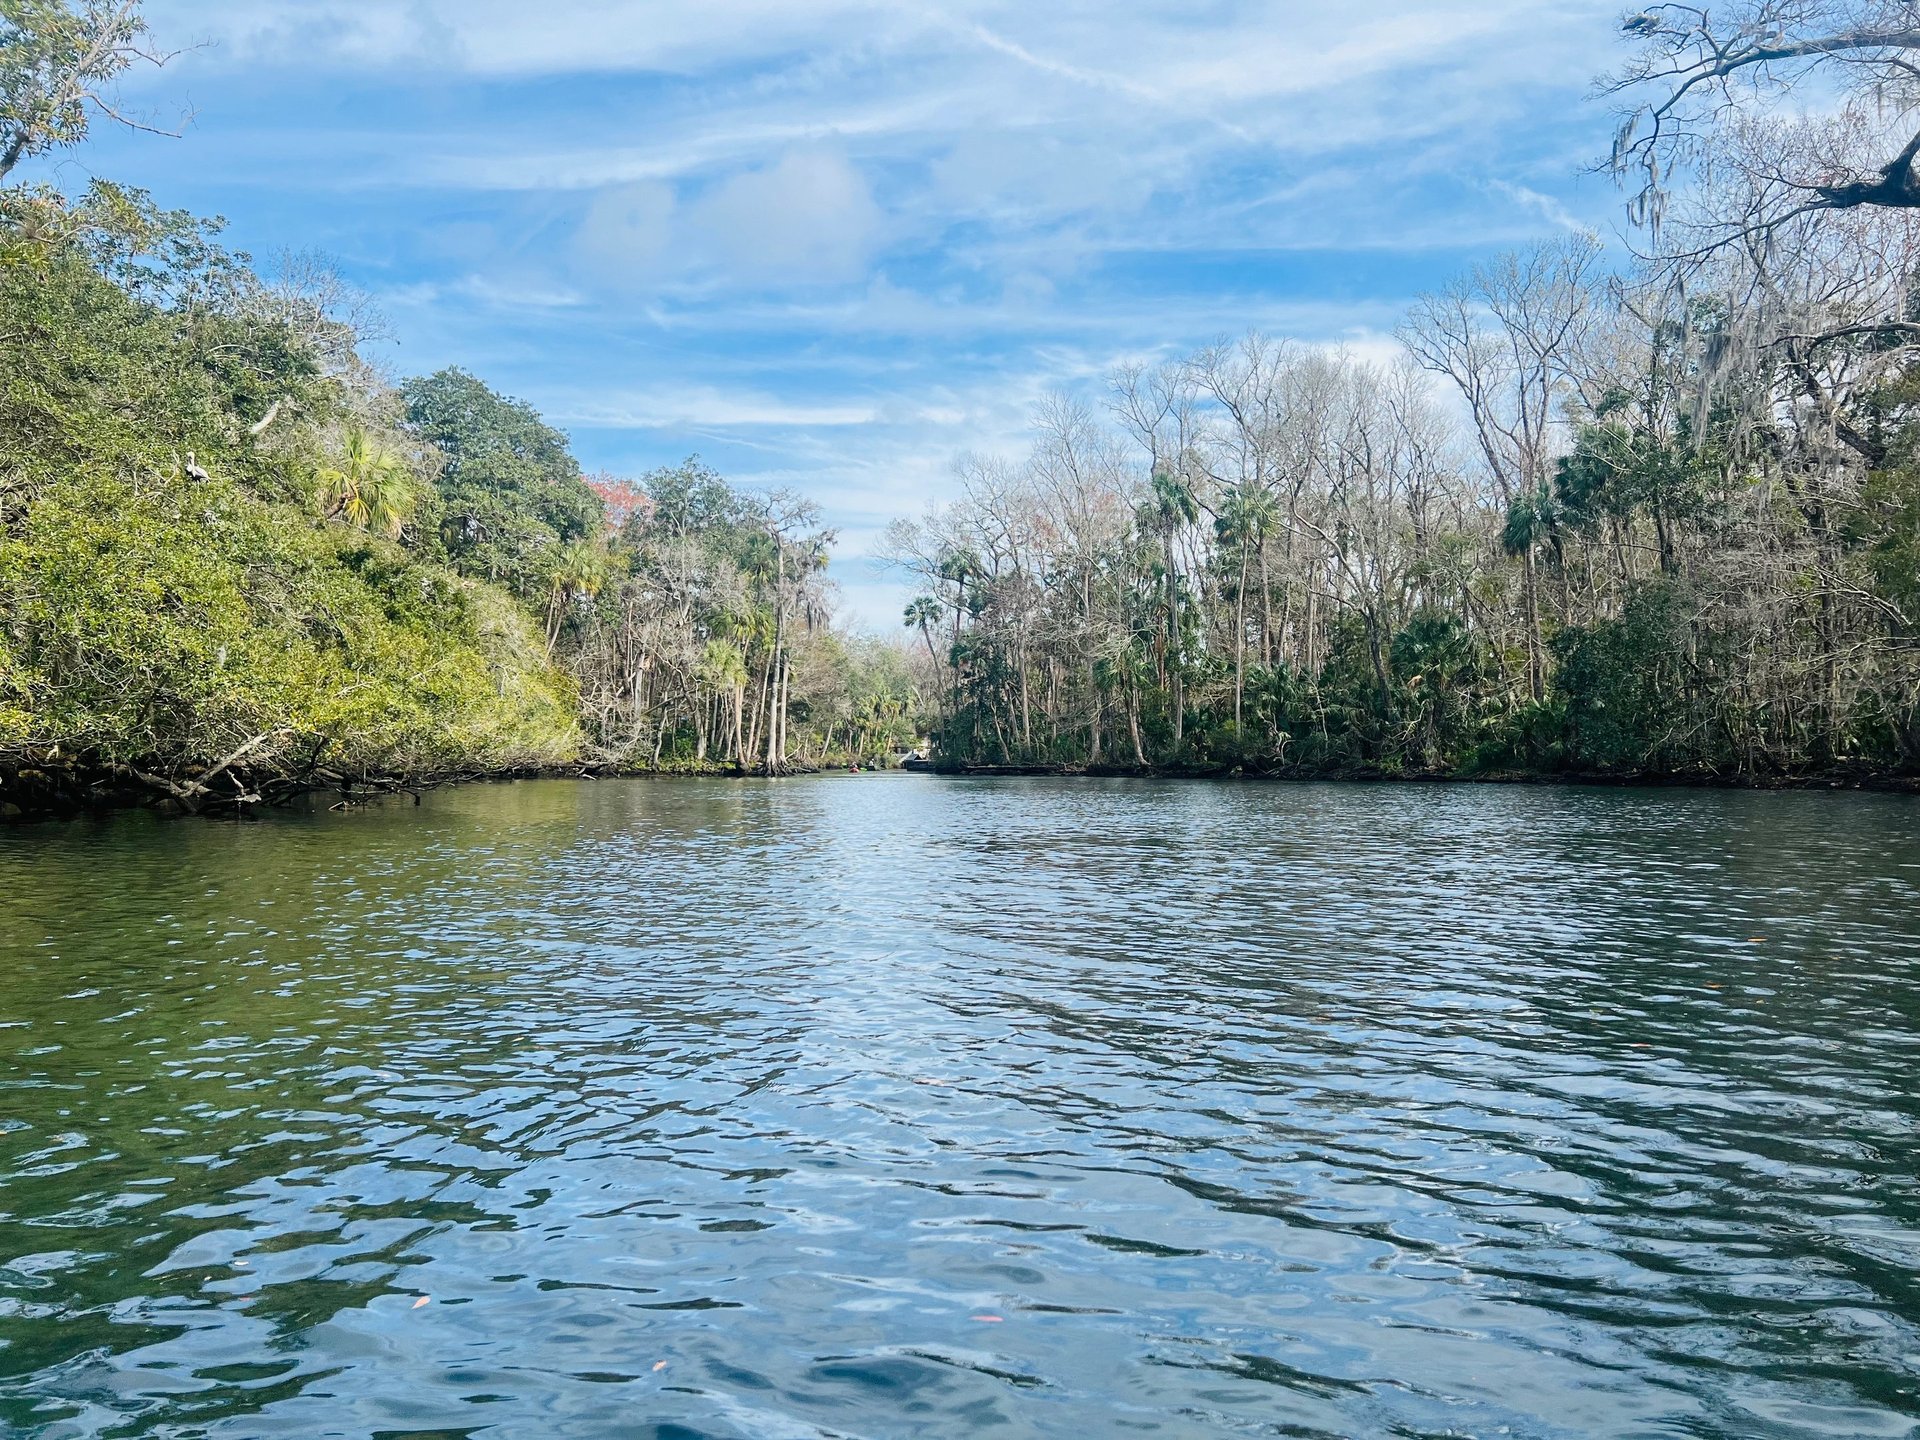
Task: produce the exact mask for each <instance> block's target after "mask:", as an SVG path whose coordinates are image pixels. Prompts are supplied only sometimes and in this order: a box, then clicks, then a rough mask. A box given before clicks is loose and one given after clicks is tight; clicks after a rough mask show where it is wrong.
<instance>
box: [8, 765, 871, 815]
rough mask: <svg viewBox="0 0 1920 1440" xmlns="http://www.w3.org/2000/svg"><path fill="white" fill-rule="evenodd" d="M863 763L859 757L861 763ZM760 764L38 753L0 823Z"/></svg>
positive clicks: (366, 798) (791, 772) (255, 806)
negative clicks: (171, 769)
mask: <svg viewBox="0 0 1920 1440" xmlns="http://www.w3.org/2000/svg"><path fill="white" fill-rule="evenodd" d="M846 768H849V767H848V766H847V765H846V764H841V765H826V766H815V765H795V764H788V765H783V766H781V767H779V769H778V770H777V771H776V772H775V773H774V775H773V776H772V778H774V779H789V778H795V777H799V776H805V775H818V774H821V773H823V770H841V769H846ZM867 768H870V767H865V766H863V767H862V769H863V770H864V769H867ZM767 778H769V777H768V774H767V771H766V768H765V767H764V766H742V765H739V764H735V763H733V762H731V761H728V762H720V761H711V760H709V761H699V762H695V761H685V762H669V763H665V764H661V765H646V766H630V765H593V764H570V765H554V766H519V767H509V768H505V769H497V770H475V769H465V770H449V771H443V772H436V773H432V774H415V775H398V774H344V773H341V772H338V771H331V770H326V769H319V770H315V771H312V772H310V773H307V774H305V775H300V776H295V775H289V774H287V773H285V772H278V771H260V770H257V769H250V768H249V767H247V766H245V765H244V764H242V763H239V762H235V763H231V764H225V765H219V766H213V767H208V768H205V769H202V770H199V771H195V772H189V773H188V774H186V775H185V776H182V777H179V778H167V777H163V776H159V775H155V774H152V773H149V772H147V771H144V770H141V769H140V768H139V767H136V766H101V765H87V764H74V763H70V762H63V761H60V760H57V759H55V760H47V761H43V762H41V763H39V764H33V765H13V766H7V765H0V824H3V823H7V822H27V821H39V820H71V819H76V818H78V817H80V816H85V815H107V814H112V813H113V812H115V811H121V810H150V811H153V812H154V813H156V814H161V815H172V816H180V817H185V816H190V815H209V816H223V817H229V818H230V817H235V816H247V815H254V814H259V813H261V812H262V811H266V810H277V809H285V808H288V807H290V806H294V805H298V804H320V803H323V802H324V803H325V804H326V805H327V806H328V808H332V809H351V808H354V807H356V806H359V805H365V804H370V803H372V802H374V801H376V800H385V799H391V798H393V797H396V796H398V797H402V798H407V799H411V800H412V801H413V802H414V803H415V804H418V803H419V801H420V797H421V796H422V795H424V794H426V793H427V792H428V791H431V790H444V789H448V788H450V787H452V786H456V785H484V784H503V783H506V782H508V781H514V780H619V779H692V780H754V779H760V780H764V779H767Z"/></svg>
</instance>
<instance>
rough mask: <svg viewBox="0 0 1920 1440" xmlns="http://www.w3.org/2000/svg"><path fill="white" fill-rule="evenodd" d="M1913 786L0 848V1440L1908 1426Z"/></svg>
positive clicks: (831, 783) (432, 814)
mask: <svg viewBox="0 0 1920 1440" xmlns="http://www.w3.org/2000/svg"><path fill="white" fill-rule="evenodd" d="M1916 1020H1920V803H1916V802H1915V801H1913V800H1911V799H1904V798H1899V797H1883V798H1877V797H1865V796H1857V795H1816V794H1801V795H1744V794H1719V793H1709V794H1691V793H1682V792H1648V791H1604V790H1592V791H1581V790H1541V789H1470V788H1421V787H1337V786H1326V787H1319V786H1257V785H1251V786H1231V785H1208V784H1186V785H1181V784H1141V783H1127V782H1113V783H1102V782H1075V781H1047V780H1010V781H973V782H963V781H945V780H940V779H935V778H932V777H919V776H863V777H851V776H849V777H838V778H828V779H820V780H812V781H801V782H787V783H779V784H771V785H770V784H765V783H743V784H731V783H724V782H691V783H671V782H652V783H648V782H633V783H626V782H602V783H596V784H564V783H534V784H521V785H513V786H483V787H474V788H470V789H464V790H459V791H453V792H448V793H443V794H437V795H432V796H430V797H428V799H427V802H426V804H425V805H424V806H423V807H421V808H418V809H415V808H413V807H411V806H407V805H394V806H390V807H386V808H381V809H375V810H370V811H365V812H360V813H354V814H345V815H335V814H327V813H319V814H315V815H311V816H304V817H279V818H276V819H273V820H270V821H266V822H263V823H256V824H232V823H214V822H172V823H167V822H160V821H155V820H152V819H150V818H147V817H141V816H129V817H122V818H119V819H115V820H111V821H106V822H84V823H75V824H71V825H58V826H31V827H20V828H14V829H11V830H0V1434H6V1435H10V1436H11V1435H20V1436H33V1437H47V1440H53V1437H63V1440H64V1437H79V1436H116V1437H120V1436H124V1437H134V1436H168V1437H202V1436H206V1437H248V1440H253V1437H281V1436H286V1437H296V1436H297V1437H303V1440H304V1437H314V1436H342V1437H348V1436H351V1437H363V1436H370V1435H378V1436H389V1437H399V1436H443V1437H452V1436H459V1437H468V1436H472V1437H480V1436H489V1437H520V1436H527V1437H575V1436H623V1437H625V1436H639V1437H659V1440H668V1437H673V1440H693V1437H754V1440H765V1437H796V1440H798V1437H807V1440H814V1437H826V1436H843V1437H901V1436H928V1437H943V1440H944V1437H953V1436H971V1435H982V1436H996V1437H1022V1436H1061V1437H1072V1440H1092V1437H1104V1436H1127V1435H1139V1436H1161V1437H1186V1436H1195V1437H1200V1436H1294V1437H1318V1436H1369V1437H1370V1436H1405V1437H1440V1436H1472V1437H1481V1436H1512V1437H1539V1440H1548V1437H1554V1440H1558V1437H1592V1436H1607V1437H1642V1436H1644V1437H1655V1436H1660V1437H1695V1440H1701V1437H1728V1440H1731V1437H1741V1440H1752V1437H1848V1440H1856V1437H1892V1436H1913V1435H1916V1434H1920V1180H1917V1179H1916V1167H1917V1166H1920V1035H1917V1034H1916V1026H1915V1022H1916Z"/></svg>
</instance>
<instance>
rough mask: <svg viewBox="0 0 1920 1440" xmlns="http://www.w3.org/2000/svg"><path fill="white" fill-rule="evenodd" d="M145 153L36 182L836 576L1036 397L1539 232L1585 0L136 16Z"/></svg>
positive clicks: (1374, 296) (783, 0)
mask: <svg viewBox="0 0 1920 1440" xmlns="http://www.w3.org/2000/svg"><path fill="white" fill-rule="evenodd" d="M148 8H149V12H150V14H151V16H152V18H153V21H154V24H155V28H156V31H157V32H158V34H159V36H160V38H161V40H162V41H163V42H164V43H167V44H169V45H172V46H187V45H193V46H196V47H197V48H195V49H192V50H190V51H188V52H187V53H185V54H183V55H182V56H180V57H179V58H178V59H177V60H175V62H174V63H173V64H172V65H171V66H170V67H169V68H168V69H167V70H166V71H164V72H162V73H161V74H159V75H156V76H150V77H141V78H138V79H136V80H134V81H133V82H132V83H131V84H130V86H129V89H128V98H129V99H130V100H132V101H134V102H136V103H137V104H138V105H139V107H140V108H142V109H143V111H144V112H146V113H149V114H153V115H155V116H158V117H161V118H165V117H166V116H168V115H169V114H171V113H174V112H177V110H178V108H179V107H180V106H182V105H189V106H191V107H192V110H193V120H192V123H191V125H190V127H189V129H188V130H187V133H186V135H185V137H184V138H183V139H180V140H165V139H158V138H153V137H148V136H140V135H131V134H109V133H108V132H107V131H106V130H105V129H101V130H99V131H97V132H96V134H97V139H96V141H95V143H93V144H92V145H90V146H89V147H88V148H87V149H86V150H85V151H83V152H81V153H79V154H78V155H77V156H73V157H69V158H68V159H66V160H65V161H64V162H63V163H62V165H61V171H62V174H63V175H65V176H66V177H67V178H69V179H74V180H78V179H83V178H84V177H85V175H86V174H88V173H90V172H95V171H97V172H98V173H100V174H104V175H108V176H111V177H113V178H115V179H120V180H125V181H128V182H131V183H136V184H141V185H144V186H146V187H147V188H149V189H151V190H153V191H154V192H155V193H156V195H157V197H158V198H159V199H160V200H162V201H163V202H164V203H167V204H169V205H181V206H187V207H190V208H192V209H195V210H198V211H201V212H203V213H217V214H222V215H225V216H226V217H228V219H229V220H230V222H231V231H230V235H231V238H232V240H233V243H235V244H236V245H238V246H239V247H240V248H243V249H247V250H250V251H252V252H253V253H254V254H256V255H258V256H263V257H264V256H269V255H272V254H273V253H275V252H277V251H280V250H283V249H287V248H292V249H314V250H319V251H323V252H326V253H327V254H329V255H330V256H332V257H333V258H334V259H335V261H336V263H337V264H338V265H339V267H340V269H341V270H342V271H343V272H344V273H345V274H346V275H347V276H348V277H349V278H351V279H352V280H354V281H355V282H357V283H358V284H359V285H361V286H362V287H364V288H365V289H367V290H368V291H370V292H372V294H373V295H374V296H375V297H376V298H377V300H378V302H379V304H380V307H381V309H382V310H383V311H384V313H385V315H386V317H387V320H388V322H389V326H390V328H391V330H392V332H393V341H392V343H391V344H390V345H388V346H386V347H384V356H383V358H384V360H385V362H386V363H387V364H388V365H389V366H390V367H391V368H392V369H393V370H394V371H395V372H396V373H397V374H414V373H421V372H426V371H430V370H434V369H437V368H439V367H441V366H443V365H449V364H456V363H457V364H461V365H464V366H466V367H467V368H469V369H471V370H473V371H475V372H476V373H478V374H479V375H481V376H482V377H483V378H485V379H487V380H488V381H489V382H491V383H493V384H494V385H495V386H496V387H497V388H500V389H502V390H504V391H506V392H508V393H510V394H514V395H518V396H521V397H523V398H525V399H528V400H530V401H532V402H533V403H534V404H535V405H537V406H538V407H539V408H540V409H541V410H542V411H543V412H545V413H546V414H547V416H548V417H549V418H550V419H551V420H553V422H554V423H555V424H557V425H559V426H560V427H561V428H562V429H565V430H566V431H567V432H568V433H569V434H571V436H572V437H573V440H574V445H575V448H576V450H577V451H578V452H579V454H580V456H581V459H582V461H583V462H584V463H585V464H586V465H587V467H588V468H589V469H600V468H606V469H610V470H613V471H616V472H621V473H627V474H637V473H640V472H642V471H645V470H647V469H650V468H652V467H655V466H658V465H665V464H672V463H675V462H677V461H678V460H680V459H682V458H684V457H685V456H687V455H688V454H690V453H695V452H697V453H699V454H700V455H701V456H702V457H703V458H705V459H706V460H707V461H708V462H709V463H711V464H713V465H715V466H716V467H718V468H720V469H721V470H723V471H725V472H726V473H728V474H729V475H731V476H732V477H734V478H735V479H737V480H739V481H742V482H745V483H747V484H750V485H777V484H783V485H790V486H793V487H795V488H797V489H800V490H803V491H805V492H807V493H809V494H811V495H813V496H814V497H815V498H817V499H818V500H819V501H821V503H822V504H823V505H824V506H825V508H826V510H827V513H828V516H829V519H830V521H831V522H832V523H834V524H835V525H837V526H838V527H839V528H840V530H841V533H842V542H841V545H840V547H839V557H838V559H837V560H836V563H835V575H836V577H837V578H838V579H839V581H840V582H841V585H842V587H843V590H844V592H845V595H846V609H847V611H848V613H849V614H850V616H851V617H852V618H853V619H855V620H856V621H861V622H865V623H868V624H869V625H871V626H873V627H875V628H887V629H891V628H894V627H897V625H898V623H899V622H898V613H899V607H900V604H901V603H902V601H903V600H904V598H905V592H904V591H903V590H902V588H901V587H900V586H899V585H898V584H896V583H895V582H894V581H893V580H892V579H891V578H889V577H887V576H886V575H884V574H883V573H881V572H880V571H878V570H877V569H876V568H875V566H874V565H873V564H872V563H871V562H870V561H869V560H868V559H867V556H868V555H869V554H870V553H871V551H872V550H873V548H874V547H875V545H876V543H877V541H878V538H879V534H880V532H881V531H882V530H883V529H884V528H885V526H886V524H887V522H888V521H889V520H891V519H893V518H894V517H896V516H899V515H909V514H918V513H919V512H921V511H922V510H924V509H925V507H926V506H927V504H928V503H929V502H930V501H933V500H937V499H939V498H941V497H942V496H943V495H945V494H946V493H948V492H949V491H950V489H951V488H952V485H953V481H952V470H953V464H954V461H955V459H956V457H957V456H958V455H959V454H961V453H962V452H966V451H974V452H988V453H1006V454H1008V455H1017V454H1018V453H1020V452H1021V451H1023V450H1024V448H1025V444H1026V431H1027V427H1028V424H1029V417H1030V415H1031V412H1032V408H1033V406H1034V404H1035V402H1036V401H1037V400H1038V399H1040V398H1041V397H1042V396H1044V395H1045V394H1046V393H1047V392H1049V391H1050V390H1056V389H1061V390H1068V391H1084V392H1086V393H1088V394H1094V393H1097V391H1098V387H1099V382H1100V377H1101V376H1102V375H1103V374H1104V373H1105V372H1106V371H1107V370H1108V369H1110V368H1111V367H1112V366H1113V365H1114V364H1116V363H1118V362H1122V361H1126V360H1130V359H1142V358H1149V357H1151V356H1153V355H1156V354H1162V353H1177V352H1183V351H1186V350H1189V349H1191V348H1194V347H1196V346H1198V345H1202V344H1206V343H1208V342H1211V341H1213V340H1216V339H1219V338H1221V337H1222V336H1224V335H1231V334H1236V333H1239V332H1242V331H1245V330H1247V329H1249V328H1258V329H1261V330H1263V331H1267V332H1269V333H1272V334H1276V335H1291V336H1295V337H1299V338H1301V339H1306V340H1312V341H1324V342H1329V343H1344V344H1347V345H1350V346H1352V347H1354V348H1355V349H1357V350H1360V351H1362V352H1363V353H1364V352H1367V351H1369V350H1371V349H1373V348H1374V347H1380V348H1382V349H1384V347H1385V345H1386V344H1387V336H1388V334H1389V333H1390V331H1391V329H1392V326H1393V324H1394V323H1395V321H1396V320H1397V319H1398V317H1399V315H1400V313H1401V312H1402V310H1403V309H1404V308H1405V306H1406V304H1407V302H1408V300H1409V299H1410V298H1411V297H1412V296H1413V295H1415V294H1416V293H1418V292H1419V291H1420V290H1422V289H1424V288H1428V287H1430V286H1433V285H1436V284H1438V283H1441V282H1442V281H1444V280H1445V279H1446V278H1447V277H1448V275H1450V274H1451V273H1452V272H1453V271H1455V270H1457V269H1458V268H1460V267H1461V266H1462V265H1463V264H1465V263H1467V262H1469V261H1470V260H1472V259H1473V258H1475V257H1477V256H1480V255H1483V254H1487V253H1491V252H1494V251H1497V250H1499V249H1502V248H1505V247H1509V246H1512V245H1515V244H1519V243H1524V242H1525V241H1527V240H1529V239H1532V238H1536V237H1539V236H1542V235H1546V234H1551V233H1553V232H1554V231H1556V230H1557V229H1560V228H1563V227H1566V226H1569V225H1576V224H1589V225H1593V226H1596V227H1598V228H1601V229H1602V230H1611V229H1612V228H1613V226H1614V224H1615V221H1616V218H1617V216H1618V215H1619V213H1620V197H1619V196H1618V194H1617V193H1616V192H1615V191H1614V190H1613V188H1612V187H1611V185H1610V184H1609V183H1608V182H1606V181H1605V180H1604V179H1602V178H1600V177H1595V176H1592V175H1588V174H1583V171H1584V170H1585V168H1586V167H1587V166H1588V165H1589V164H1590V163H1591V161H1592V160H1593V158H1594V157H1595V156H1596V155H1598V154H1600V153H1601V152H1602V151H1603V150H1604V148H1605V146H1606V144H1607V142H1608V139H1609V136H1610V126H1609V123H1608V116H1607V114H1606V111H1605V108H1604V106H1602V105H1601V104H1599V103H1596V102H1594V101H1592V100H1591V99H1589V98H1588V97H1589V91H1590V86H1591V81H1592V79H1593V77H1594V75H1595V73H1596V72H1598V71H1600V70H1602V69H1604V68H1606V67H1607V66H1608V65H1609V64H1611V63H1613V61H1614V60H1615V58H1616V50H1615V40H1616V35H1617V16H1618V14H1619V8H1620V7H1619V3H1618V0H1599V3H1593V0H1552V3H1541V0H1353V3H1348V4H1322V3H1312V4H1308V3H1301V0H1184V3H1163V0H1099V3H1093V0H1044V3H1037V0H1025V3H1012V0H706V3H699V4H695V3H691V0H149V7H148Z"/></svg>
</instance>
